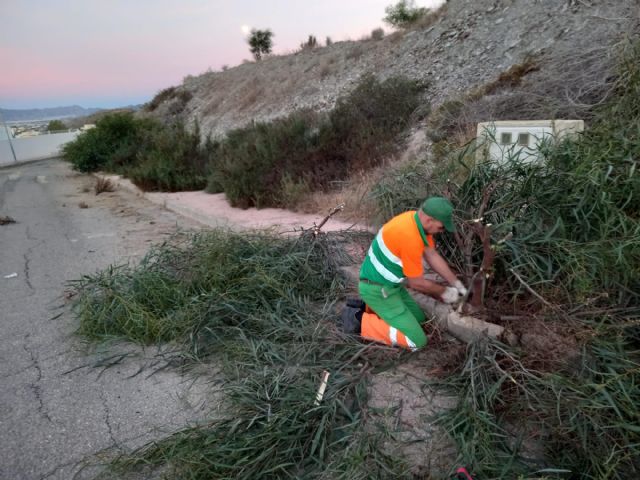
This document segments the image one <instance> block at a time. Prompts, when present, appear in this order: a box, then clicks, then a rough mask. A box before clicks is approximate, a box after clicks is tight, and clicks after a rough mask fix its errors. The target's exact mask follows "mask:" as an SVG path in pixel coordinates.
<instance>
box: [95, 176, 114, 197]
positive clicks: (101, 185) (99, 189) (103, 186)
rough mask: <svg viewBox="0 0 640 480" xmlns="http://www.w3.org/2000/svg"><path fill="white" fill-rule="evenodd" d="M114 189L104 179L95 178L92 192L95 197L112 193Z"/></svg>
mask: <svg viewBox="0 0 640 480" xmlns="http://www.w3.org/2000/svg"><path fill="white" fill-rule="evenodd" d="M115 189H116V186H115V185H114V183H113V182H112V181H111V180H109V179H108V178H105V177H98V178H96V183H95V184H94V186H93V191H94V192H95V193H96V195H100V194H101V193H104V192H114V191H115Z"/></svg>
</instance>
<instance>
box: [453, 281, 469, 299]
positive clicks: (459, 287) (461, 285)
mask: <svg viewBox="0 0 640 480" xmlns="http://www.w3.org/2000/svg"><path fill="white" fill-rule="evenodd" d="M453 286H454V287H455V288H456V289H457V290H458V293H459V294H460V296H461V297H464V296H465V295H466V294H467V287H465V286H464V283H462V282H461V281H460V280H456V283H454V284H453Z"/></svg>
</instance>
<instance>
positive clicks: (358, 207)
mask: <svg viewBox="0 0 640 480" xmlns="http://www.w3.org/2000/svg"><path fill="white" fill-rule="evenodd" d="M413 160H415V159H414V158H413V157H409V156H404V157H401V158H395V157H394V158H390V159H388V160H387V161H385V162H384V163H383V165H380V166H379V167H376V168H374V169H371V170H367V171H361V172H357V173H356V174H354V175H352V176H351V177H350V178H348V179H347V180H345V181H344V182H341V183H340V184H339V185H338V186H336V188H335V189H334V190H331V191H327V192H309V193H307V194H306V195H303V196H302V197H301V198H300V200H299V201H298V203H297V206H296V209H297V210H298V211H300V212H303V213H316V214H324V213H326V212H328V211H329V210H331V209H332V208H333V207H335V206H336V205H339V204H341V203H343V204H344V205H345V208H344V210H343V211H342V212H341V213H339V214H338V215H336V218H339V219H340V220H342V221H345V222H354V223H360V224H363V225H366V224H377V223H378V222H380V221H382V220H383V219H382V218H380V217H381V212H380V209H379V206H378V204H377V202H376V200H375V199H374V198H373V197H372V196H371V192H372V190H373V187H374V186H376V185H377V184H378V183H379V182H380V180H381V179H382V178H384V176H385V175H386V174H387V173H388V171H389V169H391V168H398V167H401V166H402V165H404V164H406V163H409V162H411V161H413Z"/></svg>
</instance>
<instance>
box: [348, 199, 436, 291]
mask: <svg viewBox="0 0 640 480" xmlns="http://www.w3.org/2000/svg"><path fill="white" fill-rule="evenodd" d="M425 247H426V248H434V247H435V242H434V240H433V237H432V236H431V235H429V234H425V232H424V229H423V228H422V224H421V223H420V219H419V217H418V212H417V211H414V210H412V211H409V212H404V213H401V214H400V215H397V216H395V217H393V218H392V219H391V220H389V221H388V222H387V223H385V224H384V225H383V226H382V228H381V229H380V231H379V232H378V234H377V235H376V237H375V239H374V240H373V243H372V244H371V247H370V248H369V251H368V253H367V256H366V258H365V260H364V262H363V264H362V268H360V278H361V279H365V280H369V281H370V282H373V283H378V284H380V285H398V284H400V283H401V282H402V280H403V279H404V278H405V277H419V276H421V275H422V274H423V273H424V268H423V267H422V253H423V251H424V249H425Z"/></svg>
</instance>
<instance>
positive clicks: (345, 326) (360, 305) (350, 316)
mask: <svg viewBox="0 0 640 480" xmlns="http://www.w3.org/2000/svg"><path fill="white" fill-rule="evenodd" d="M364 309H365V304H364V302H363V301H362V300H360V299H359V298H348V299H347V305H346V306H345V307H344V309H343V310H342V315H341V319H342V330H343V331H344V333H347V334H349V335H360V328H361V324H362V313H363V312H364Z"/></svg>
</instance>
